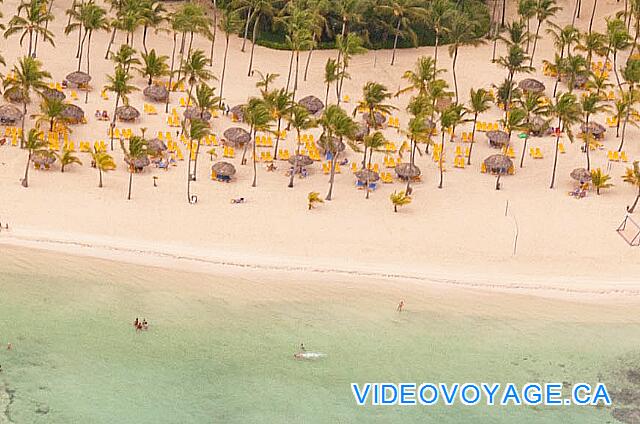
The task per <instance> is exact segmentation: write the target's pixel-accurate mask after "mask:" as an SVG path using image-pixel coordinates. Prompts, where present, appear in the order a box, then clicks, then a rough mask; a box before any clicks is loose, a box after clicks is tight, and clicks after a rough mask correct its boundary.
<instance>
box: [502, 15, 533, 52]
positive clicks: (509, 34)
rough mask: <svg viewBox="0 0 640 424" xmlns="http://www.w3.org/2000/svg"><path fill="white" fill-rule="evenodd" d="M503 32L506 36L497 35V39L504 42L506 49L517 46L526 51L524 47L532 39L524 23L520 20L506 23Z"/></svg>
mask: <svg viewBox="0 0 640 424" xmlns="http://www.w3.org/2000/svg"><path fill="white" fill-rule="evenodd" d="M504 32H505V33H506V35H501V34H498V35H497V38H498V39H499V40H500V41H502V42H504V43H505V45H506V46H507V47H509V46H512V45H513V44H517V45H519V46H520V47H522V48H524V49H525V51H527V49H526V48H525V45H528V44H529V43H530V41H531V40H532V39H533V34H530V33H529V32H528V30H527V28H526V26H525V23H524V22H523V21H522V20H518V21H513V22H510V23H508V24H507V25H506V26H505V27H504Z"/></svg>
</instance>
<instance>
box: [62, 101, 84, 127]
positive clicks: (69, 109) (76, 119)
mask: <svg viewBox="0 0 640 424" xmlns="http://www.w3.org/2000/svg"><path fill="white" fill-rule="evenodd" d="M62 116H63V117H65V118H66V119H67V121H68V122H69V123H70V124H78V123H80V122H82V120H83V119H84V111H83V110H82V109H80V107H79V106H76V105H74V104H68V105H66V106H65V107H64V110H63V111H62Z"/></svg>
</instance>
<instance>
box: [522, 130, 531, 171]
mask: <svg viewBox="0 0 640 424" xmlns="http://www.w3.org/2000/svg"><path fill="white" fill-rule="evenodd" d="M526 135H527V136H526V137H525V138H524V145H523V147H522V156H520V168H522V166H523V164H524V153H525V152H526V151H527V141H529V133H526Z"/></svg>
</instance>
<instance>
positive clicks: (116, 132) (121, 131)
mask: <svg viewBox="0 0 640 424" xmlns="http://www.w3.org/2000/svg"><path fill="white" fill-rule="evenodd" d="M107 135H108V136H109V137H111V136H113V138H117V139H120V140H129V139H130V138H131V137H133V130H132V129H131V128H117V127H116V128H113V129H111V128H109V130H108V131H107Z"/></svg>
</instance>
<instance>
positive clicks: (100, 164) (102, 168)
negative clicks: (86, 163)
mask: <svg viewBox="0 0 640 424" xmlns="http://www.w3.org/2000/svg"><path fill="white" fill-rule="evenodd" d="M91 158H92V161H93V163H94V164H95V167H96V168H97V169H98V175H99V176H100V180H99V182H98V187H99V188H102V173H103V172H108V171H113V170H114V169H116V163H115V162H114V160H113V157H112V156H111V155H110V154H108V153H107V152H103V151H100V150H98V149H94V150H93V151H92V152H91Z"/></svg>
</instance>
